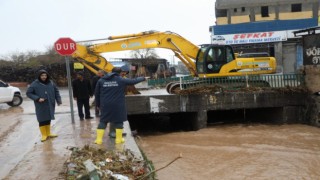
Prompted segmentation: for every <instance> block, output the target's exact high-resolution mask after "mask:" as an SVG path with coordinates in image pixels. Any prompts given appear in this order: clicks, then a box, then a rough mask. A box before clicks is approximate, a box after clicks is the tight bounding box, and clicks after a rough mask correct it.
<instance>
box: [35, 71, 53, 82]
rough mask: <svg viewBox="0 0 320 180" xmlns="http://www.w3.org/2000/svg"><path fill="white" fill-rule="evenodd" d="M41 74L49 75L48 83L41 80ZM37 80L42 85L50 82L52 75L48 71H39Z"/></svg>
mask: <svg viewBox="0 0 320 180" xmlns="http://www.w3.org/2000/svg"><path fill="white" fill-rule="evenodd" d="M41 74H47V77H48V78H47V79H46V81H42V80H41V78H40V76H41ZM37 79H38V80H39V81H40V82H42V83H48V82H49V81H50V74H49V73H48V72H47V71H46V70H44V69H41V70H39V71H38V78H37Z"/></svg>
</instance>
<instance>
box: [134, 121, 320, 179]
mask: <svg viewBox="0 0 320 180" xmlns="http://www.w3.org/2000/svg"><path fill="white" fill-rule="evenodd" d="M319 137H320V129H319V128H316V127H311V126H306V125H262V124H252V125H249V124H238V125H235V124H234V125H230V124H228V125H215V126H209V127H208V128H205V129H201V130H199V131H194V132H173V133H164V134H161V133H157V134H152V135H143V136H141V138H140V140H139V141H138V142H139V144H140V146H141V147H142V150H143V151H144V153H145V154H146V156H147V157H148V159H149V160H151V161H152V162H153V163H154V166H155V169H160V168H162V167H165V166H167V165H168V164H169V163H171V162H172V161H174V160H175V159H176V160H175V161H174V162H173V163H172V164H170V165H168V166H167V167H165V168H164V169H161V170H159V171H158V172H157V178H158V179H175V180H180V179H181V180H182V179H183V180H185V179H319V178H320V170H319V167H320V138H319ZM180 154H181V155H182V157H181V158H178V157H179V156H180ZM177 158H178V159H177Z"/></svg>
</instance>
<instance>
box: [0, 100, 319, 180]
mask: <svg viewBox="0 0 320 180" xmlns="http://www.w3.org/2000/svg"><path fill="white" fill-rule="evenodd" d="M64 98H66V96H64ZM68 110H69V104H68V100H67V99H65V100H64V103H63V105H62V106H60V107H57V111H58V113H57V116H56V121H55V122H53V132H55V133H58V134H59V137H58V138H55V139H51V140H49V141H47V142H45V143H41V142H40V133H39V130H38V127H37V122H36V121H35V119H34V118H35V115H34V114H33V103H32V101H29V100H27V99H25V101H24V103H23V104H22V106H21V107H19V108H10V107H8V106H7V105H4V104H1V105H0V126H1V127H0V179H54V178H57V177H58V173H59V172H60V171H61V169H62V164H63V163H64V162H65V160H66V159H67V157H68V156H69V154H70V151H69V150H67V149H66V148H67V147H68V146H83V145H85V144H92V145H93V141H94V138H95V128H96V127H97V123H98V119H97V118H96V119H94V120H92V121H84V122H79V121H78V120H77V119H76V122H75V124H71V120H70V116H69V115H67V112H68ZM76 118H77V116H76ZM138 133H139V134H138V135H139V136H138V137H139V138H137V142H138V144H139V145H140V147H141V149H142V150H143V152H144V153H145V154H146V155H147V157H148V159H149V160H151V161H152V162H153V164H154V166H155V168H156V169H159V168H162V167H164V166H166V165H167V164H168V163H170V162H171V161H173V160H174V159H175V158H177V157H178V156H179V155H180V154H182V158H179V159H177V160H176V161H174V162H173V163H172V164H170V165H169V166H168V167H166V168H164V169H162V170H159V171H158V172H157V179H160V180H167V179H177V180H180V179H181V180H182V179H183V180H185V179H320V170H319V167H320V138H319V137H320V129H319V128H317V127H312V126H307V125H298V124H297V125H272V124H271V125H270V124H269V125H266V124H248V123H246V124H245V123H243V124H225V125H223V124H220V125H210V124H209V126H208V127H207V128H205V129H201V130H199V131H177V130H176V131H174V132H160V131H153V132H148V133H145V132H139V131H138ZM105 146H108V145H107V144H106V145H105Z"/></svg>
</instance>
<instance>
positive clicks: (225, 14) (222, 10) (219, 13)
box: [216, 9, 228, 17]
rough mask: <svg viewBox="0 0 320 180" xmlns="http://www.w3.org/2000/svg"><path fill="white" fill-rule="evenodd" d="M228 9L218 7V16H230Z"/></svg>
mask: <svg viewBox="0 0 320 180" xmlns="http://www.w3.org/2000/svg"><path fill="white" fill-rule="evenodd" d="M227 12H228V11H227V10H226V9H216V17H228V13H227Z"/></svg>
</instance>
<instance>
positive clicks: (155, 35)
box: [72, 31, 199, 75]
mask: <svg viewBox="0 0 320 180" xmlns="http://www.w3.org/2000/svg"><path fill="white" fill-rule="evenodd" d="M108 40H110V41H109V42H106V43H101V44H94V45H90V46H84V45H81V44H77V51H76V52H75V53H74V54H73V55H72V57H73V58H76V59H77V60H79V61H80V62H85V63H91V64H93V65H94V66H96V67H97V68H99V69H102V70H105V71H106V72H110V71H111V70H112V68H113V66H112V64H111V63H109V62H108V61H107V60H106V59H105V58H104V57H103V56H101V53H108V52H118V51H126V50H137V49H148V48H164V49H169V50H172V51H173V52H174V54H175V55H176V56H177V57H178V58H179V59H180V60H181V61H182V62H183V63H184V64H185V65H186V67H187V68H188V69H189V71H190V73H191V74H192V75H197V72H196V66H195V62H194V60H195V59H196V57H197V53H198V51H199V47H198V46H196V45H194V44H193V43H191V42H190V41H188V40H186V39H185V38H183V37H182V36H180V35H178V34H175V33H172V32H155V31H147V32H142V33H137V34H129V35H121V36H110V37H109V38H108Z"/></svg>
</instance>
